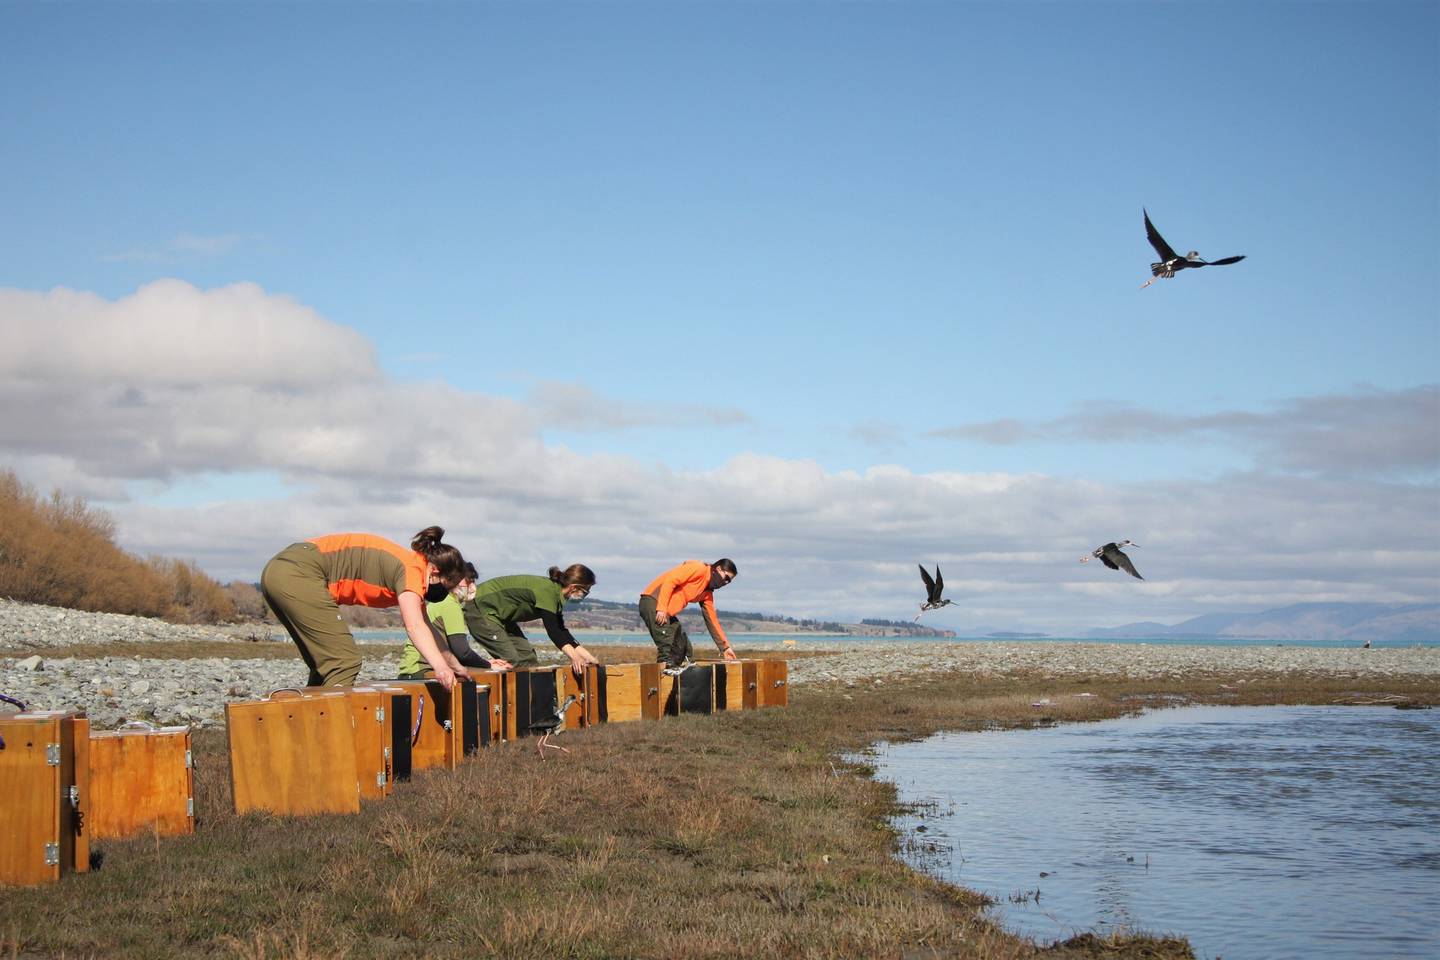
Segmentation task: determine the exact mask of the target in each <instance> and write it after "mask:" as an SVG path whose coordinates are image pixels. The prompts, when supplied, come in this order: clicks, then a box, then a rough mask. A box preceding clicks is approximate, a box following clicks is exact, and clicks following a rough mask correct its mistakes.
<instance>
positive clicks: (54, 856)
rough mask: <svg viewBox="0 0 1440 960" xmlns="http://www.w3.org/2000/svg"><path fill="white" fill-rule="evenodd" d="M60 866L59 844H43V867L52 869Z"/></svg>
mask: <svg viewBox="0 0 1440 960" xmlns="http://www.w3.org/2000/svg"><path fill="white" fill-rule="evenodd" d="M59 864H60V844H58V843H47V844H45V866H47V867H54V866H59Z"/></svg>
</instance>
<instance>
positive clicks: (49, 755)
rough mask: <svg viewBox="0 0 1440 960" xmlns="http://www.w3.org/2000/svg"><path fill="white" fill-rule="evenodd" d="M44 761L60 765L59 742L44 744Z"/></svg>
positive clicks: (56, 765)
mask: <svg viewBox="0 0 1440 960" xmlns="http://www.w3.org/2000/svg"><path fill="white" fill-rule="evenodd" d="M45 762H46V763H47V764H49V765H50V766H52V767H58V766H60V744H58V743H47V744H45Z"/></svg>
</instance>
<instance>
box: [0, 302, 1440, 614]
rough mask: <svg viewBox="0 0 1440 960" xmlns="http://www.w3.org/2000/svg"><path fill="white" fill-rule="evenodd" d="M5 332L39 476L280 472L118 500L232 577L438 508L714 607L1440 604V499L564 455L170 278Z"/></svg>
mask: <svg viewBox="0 0 1440 960" xmlns="http://www.w3.org/2000/svg"><path fill="white" fill-rule="evenodd" d="M0 337H3V338H4V341H5V342H6V343H7V344H11V345H13V348H14V349H12V350H11V351H9V352H7V353H6V354H5V355H4V356H3V357H0V404H3V410H4V413H5V415H4V416H3V418H0V457H3V458H4V463H5V464H6V465H8V466H12V467H14V468H15V469H17V470H18V471H19V472H20V473H21V475H22V477H23V478H24V479H27V480H28V481H30V482H32V483H35V484H36V485H37V486H40V487H41V488H42V489H45V490H48V489H49V487H50V485H51V484H55V483H58V484H60V485H61V486H62V487H63V488H64V489H65V490H66V491H67V492H69V493H73V494H79V495H83V496H87V497H91V498H93V499H113V500H117V501H119V500H120V496H119V492H118V491H119V490H120V489H121V487H122V485H124V484H126V483H127V482H128V483H130V484H131V485H132V486H133V485H134V484H135V482H137V481H159V482H161V483H163V482H166V481H168V480H174V479H178V478H185V477H188V476H191V475H196V474H203V475H206V476H211V475H217V474H218V475H223V474H225V473H227V472H237V473H244V474H246V475H255V474H271V475H274V476H277V477H279V478H281V479H282V480H283V481H284V484H285V486H284V487H283V489H287V490H291V491H293V492H291V493H290V494H289V495H287V496H283V497H280V496H267V497H261V496H252V495H240V496H230V497H227V498H225V499H223V500H221V501H219V502H216V503H213V504H201V505H198V506H183V507H181V506H163V505H160V504H159V503H157V502H154V501H137V502H123V501H120V502H118V504H117V505H116V506H114V507H113V512H114V513H115V515H116V517H117V520H118V522H119V528H120V534H121V538H122V541H123V543H124V544H125V545H126V546H127V547H128V548H130V549H132V550H135V551H136V552H139V553H151V552H160V553H166V554H171V555H176V556H184V557H192V558H195V559H197V560H199V561H200V562H201V564H202V565H203V566H204V567H205V568H206V569H208V570H210V571H211V572H213V573H215V574H216V575H217V576H220V577H222V578H224V579H230V578H244V579H254V578H256V577H258V574H259V570H260V567H261V566H262V565H263V564H264V562H265V560H266V559H268V557H269V556H271V555H272V554H273V553H275V552H276V551H277V550H279V549H280V548H281V547H283V546H285V545H286V544H288V543H290V542H291V541H293V540H295V539H299V538H303V537H307V536H313V535H315V534H318V533H324V532H328V531H336V530H366V531H374V532H377V533H381V534H383V535H386V536H389V537H392V538H393V539H397V540H402V541H403V540H407V539H408V538H409V536H410V535H411V534H413V533H414V532H415V531H416V530H419V529H420V528H422V527H424V526H427V525H429V524H431V523H437V522H438V523H439V524H440V525H442V526H444V527H446V528H447V529H448V530H449V531H450V539H452V540H453V542H455V543H456V544H457V545H458V546H460V547H461V549H462V550H464V551H465V552H466V554H467V555H468V556H469V557H470V558H471V559H472V560H474V562H475V563H476V564H477V565H478V566H479V567H480V568H481V570H482V572H484V573H486V574H487V575H493V574H500V573H509V572H515V571H517V570H537V571H538V570H543V569H545V567H547V566H548V565H550V564H552V563H559V564H568V563H572V562H577V561H579V562H585V563H588V564H590V565H591V566H592V567H594V568H595V569H596V570H597V571H598V572H599V575H600V584H599V586H598V589H597V591H596V595H597V596H599V597H605V598H612V599H628V598H630V597H632V596H634V595H636V594H638V592H639V590H640V589H641V588H642V587H643V586H644V584H645V583H646V582H648V581H649V579H650V578H651V577H653V576H654V574H655V573H657V572H658V571H660V570H661V569H664V568H665V567H667V566H669V565H671V564H673V563H675V562H678V561H679V560H682V559H687V558H698V559H715V558H716V557H719V556H722V555H726V556H730V557H732V558H734V559H735V560H736V562H737V563H738V564H739V566H740V571H741V575H740V578H739V580H738V581H737V582H736V584H735V585H734V586H733V587H730V588H727V590H726V591H725V592H724V593H722V594H721V595H720V601H721V602H720V606H721V608H722V611H723V609H724V608H725V607H726V606H730V607H731V608H736V609H751V610H754V609H761V610H773V611H777V612H782V613H789V614H792V615H795V616H816V615H819V616H830V615H842V616H854V617H862V616H878V617H894V618H907V619H908V618H909V617H911V616H913V614H914V612H915V607H916V604H917V603H918V600H919V592H920V581H919V574H918V571H917V570H916V568H915V564H916V563H917V562H924V563H925V564H927V565H930V566H933V565H935V564H937V563H938V564H940V566H941V567H942V568H943V570H944V573H945V579H946V585H947V592H948V593H949V595H950V596H952V597H953V598H954V599H956V600H957V601H958V602H959V603H958V607H951V608H948V609H947V610H946V611H942V612H940V613H938V614H932V615H930V616H931V617H932V618H933V622H935V623H936V624H940V625H946V624H949V625H960V626H970V627H974V626H980V625H989V626H998V627H1001V628H1006V627H1031V628H1035V629H1044V630H1057V629H1063V628H1064V627H1066V626H1076V625H1105V624H1117V623H1123V622H1127V621H1132V620H1160V621H1165V622H1173V621H1178V620H1181V619H1184V618H1186V617H1189V616H1194V615H1196V614H1199V613H1205V612H1212V611H1218V610H1250V609H1262V608H1265V607H1270V606H1278V605H1281V604H1283V603H1288V602H1297V600H1298V599H1336V598H1338V599H1348V600H1407V601H1415V602H1420V601H1429V600H1433V599H1435V598H1436V596H1437V595H1440V509H1437V507H1440V500H1437V493H1436V490H1435V488H1434V487H1433V486H1426V485H1416V484H1405V483H1384V482H1380V481H1378V480H1373V479H1371V480H1364V479H1354V478H1351V479H1333V478H1332V479H1323V478H1316V477H1312V476H1303V475H1295V474H1263V473H1255V474H1245V475H1235V476H1228V477H1224V478H1221V479H1218V480H1204V481H1198V480H1197V481H1170V482H1166V483H1153V482H1152V483H1097V482H1086V481H1075V480H1063V479H1058V478H1053V477H1048V476H1044V475H1015V474H1003V473H1002V474H965V473H954V472H934V473H917V472H914V471H912V470H910V469H907V468H905V467H903V466H900V465H877V466H873V467H871V468H869V469H868V470H865V471H827V470H826V469H824V468H823V467H821V466H820V465H819V464H817V463H814V462H811V461H806V460H794V459H786V458H780V457H773V456H761V455H757V454H751V453H737V454H735V455H734V456H732V457H730V458H729V459H728V460H726V461H725V462H724V463H722V464H720V465H718V466H717V467H715V468H713V469H710V470H698V471H688V472H676V471H673V470H671V469H669V468H667V467H665V466H663V465H654V464H648V463H643V462H640V461H638V460H635V459H633V458H630V457H623V456H614V455H603V454H602V455H595V454H579V453H576V452H574V451H571V450H567V449H565V448H563V447H558V446H553V445H547V444H546V443H544V442H543V440H542V439H541V433H540V431H541V430H542V428H543V425H544V424H545V423H546V422H548V420H549V418H550V417H551V416H553V413H554V410H553V409H552V410H548V411H547V410H546V409H543V404H541V405H540V406H541V407H542V409H537V407H536V405H535V404H521V403H516V402H513V401H508V400H504V399H500V398H495V397H490V396H485V395H481V394H476V393H468V392H463V391H459V390H456V389H454V388H451V387H448V386H445V385H443V384H423V385H414V384H407V383H400V382H397V381H394V380H391V379H389V378H388V377H386V376H385V375H384V374H383V373H382V372H381V371H380V370H379V368H378V366H377V364H376V361H375V356H374V351H373V348H372V347H371V345H370V344H369V343H368V342H367V341H366V340H365V339H364V338H362V337H360V336H359V335H358V334H356V333H355V332H354V331H352V330H350V329H348V328H345V327H343V326H340V325H338V324H335V323H333V322H332V321H330V320H328V319H326V318H324V317H321V316H319V315H318V314H316V313H315V312H314V311H313V310H310V309H309V308H306V307H304V306H303V305H300V304H297V303H295V302H294V301H292V300H290V299H288V298H285V297H281V296H275V295H272V294H267V293H265V292H264V291H262V290H261V289H259V288H258V287H255V286H253V285H237V286H233V287H224V288H220V289H216V290H209V291H202V290H198V289H196V288H194V287H191V286H189V285H188V284H184V283H180V282H178V281H163V282H161V283H157V284H151V285H149V286H147V287H144V288H142V289H141V290H139V291H137V292H136V293H135V294H134V295H132V296H129V297H125V298H121V299H120V300H116V301H113V302H112V301H107V300H104V299H102V298H99V297H95V296H93V295H90V294H84V293H76V292H73V291H66V290H57V291H51V292H50V293H45V294H39V293H30V292H25V291H16V290H0ZM575 395H576V396H582V397H583V396H587V394H586V392H585V388H579V392H578V393H577V394H575ZM588 396H590V397H591V399H592V400H593V402H594V403H595V404H604V403H608V402H609V401H604V400H602V399H600V398H595V397H593V395H588ZM450 409H454V410H464V411H466V412H467V413H468V416H467V417H466V423H467V428H466V429H464V430H456V429H453V428H443V429H442V430H441V431H439V432H435V431H432V430H431V429H430V426H431V425H432V424H435V423H452V422H453V421H452V420H450V419H449V418H446V417H437V416H436V415H435V413H434V411H437V410H442V411H443V410H450ZM628 415H629V414H625V413H622V419H623V418H624V416H628ZM699 415H702V416H703V415H705V414H703V413H701V414H699ZM1127 537H1128V538H1130V539H1133V540H1136V541H1138V542H1139V543H1141V544H1142V547H1141V548H1139V549H1137V550H1136V551H1135V552H1134V553H1133V554H1132V556H1133V557H1134V558H1135V561H1136V563H1137V565H1138V566H1139V568H1140V570H1141V572H1142V573H1143V574H1144V575H1145V576H1146V578H1147V580H1146V582H1145V583H1138V582H1136V581H1133V580H1130V579H1129V578H1121V577H1120V576H1119V575H1117V574H1114V573H1113V572H1112V571H1108V570H1105V569H1103V568H1101V567H1099V566H1098V565H1096V564H1087V565H1084V566H1082V565H1080V564H1079V563H1077V562H1076V561H1077V558H1078V557H1079V556H1080V555H1082V554H1083V553H1086V552H1088V551H1089V550H1090V549H1092V548H1093V547H1094V546H1096V545H1098V544H1099V543H1102V542H1105V541H1106V540H1112V539H1119V538H1127Z"/></svg>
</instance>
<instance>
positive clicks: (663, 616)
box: [655, 610, 670, 624]
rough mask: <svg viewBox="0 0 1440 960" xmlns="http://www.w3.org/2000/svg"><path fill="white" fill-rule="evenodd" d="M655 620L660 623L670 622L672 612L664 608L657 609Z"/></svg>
mask: <svg viewBox="0 0 1440 960" xmlns="http://www.w3.org/2000/svg"><path fill="white" fill-rule="evenodd" d="M655 622H656V623H659V624H666V623H669V622H670V614H668V613H666V612H665V611H664V610H656V611H655Z"/></svg>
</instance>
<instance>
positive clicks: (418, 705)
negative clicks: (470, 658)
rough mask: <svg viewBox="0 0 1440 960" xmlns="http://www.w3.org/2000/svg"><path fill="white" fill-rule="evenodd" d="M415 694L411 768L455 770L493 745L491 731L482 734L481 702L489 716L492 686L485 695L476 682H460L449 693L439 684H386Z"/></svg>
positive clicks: (433, 682) (417, 682)
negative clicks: (489, 744)
mask: <svg viewBox="0 0 1440 960" xmlns="http://www.w3.org/2000/svg"><path fill="white" fill-rule="evenodd" d="M386 686H390V687H398V688H400V689H402V690H407V691H409V692H410V694H411V703H412V713H411V738H410V768H411V769H412V770H427V769H429V768H431V767H441V768H443V769H446V770H453V769H455V768H456V767H457V766H459V764H460V761H461V760H463V759H464V758H465V757H466V756H468V755H469V754H472V753H474V752H475V751H476V750H478V749H480V747H481V746H482V736H483V743H488V742H489V733H490V727H489V725H488V723H487V724H485V725H484V731H483V734H482V730H481V726H482V725H481V723H480V715H481V710H482V707H481V701H482V700H483V701H484V702H485V707H484V710H485V713H486V714H487V716H488V714H489V696H490V690H489V685H488V684H487V685H486V688H487V689H485V690H484V691H483V696H482V691H481V690H480V689H479V685H477V684H476V683H475V681H473V680H469V679H461V680H457V681H456V683H455V685H454V686H453V687H452V688H451V689H449V690H446V689H445V687H444V686H443V685H442V684H441V683H440V681H438V680H393V681H391V682H389V683H388V684H386Z"/></svg>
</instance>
